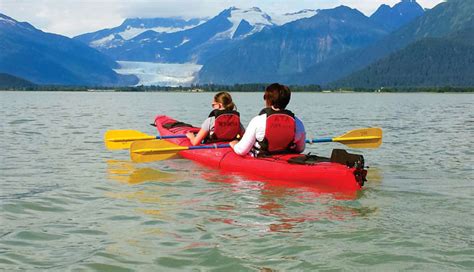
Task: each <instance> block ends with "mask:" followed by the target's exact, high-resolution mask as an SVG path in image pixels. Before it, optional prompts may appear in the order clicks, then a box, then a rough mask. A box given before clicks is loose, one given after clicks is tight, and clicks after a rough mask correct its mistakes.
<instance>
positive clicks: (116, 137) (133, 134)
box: [104, 130, 156, 150]
mask: <svg viewBox="0 0 474 272" xmlns="http://www.w3.org/2000/svg"><path fill="white" fill-rule="evenodd" d="M154 139H156V137H155V136H151V135H148V134H146V133H143V132H140V131H137V130H109V131H107V132H106V133H105V135H104V142H105V147H107V149H110V150H119V149H129V148H130V145H131V144H132V142H134V141H141V140H154Z"/></svg>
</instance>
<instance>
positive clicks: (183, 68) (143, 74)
mask: <svg viewBox="0 0 474 272" xmlns="http://www.w3.org/2000/svg"><path fill="white" fill-rule="evenodd" d="M118 63H119V65H120V68H119V69H115V72H117V73H119V74H122V75H135V76H137V77H138V78H139V80H140V81H139V82H138V83H137V85H160V86H172V87H176V86H189V85H191V84H192V83H193V82H194V81H195V79H196V75H197V73H198V72H199V70H201V67H202V65H198V64H194V63H183V64H177V63H152V62H135V61H118Z"/></svg>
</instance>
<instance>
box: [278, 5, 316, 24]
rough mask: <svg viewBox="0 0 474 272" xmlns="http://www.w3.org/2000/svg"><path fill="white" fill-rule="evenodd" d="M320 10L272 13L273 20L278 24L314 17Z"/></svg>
mask: <svg viewBox="0 0 474 272" xmlns="http://www.w3.org/2000/svg"><path fill="white" fill-rule="evenodd" d="M318 12H319V10H314V9H303V10H301V11H298V12H293V13H285V14H282V15H279V14H271V20H272V22H273V23H274V24H276V25H284V24H286V23H289V22H293V21H296V20H299V19H303V18H309V17H313V16H314V15H316V14H318Z"/></svg>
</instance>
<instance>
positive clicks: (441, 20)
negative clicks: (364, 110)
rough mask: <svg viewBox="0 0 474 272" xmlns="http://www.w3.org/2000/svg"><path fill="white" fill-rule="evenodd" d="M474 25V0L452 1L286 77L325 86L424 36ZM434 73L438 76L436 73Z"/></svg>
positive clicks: (431, 36)
mask: <svg viewBox="0 0 474 272" xmlns="http://www.w3.org/2000/svg"><path fill="white" fill-rule="evenodd" d="M473 27H474V1H465V0H449V1H447V2H443V3H441V4H439V5H437V6H436V7H434V8H433V9H431V10H429V11H427V12H426V13H425V14H424V15H423V16H421V17H419V18H417V19H415V20H413V21H412V22H410V23H409V24H407V25H405V26H404V27H402V28H400V29H398V30H396V31H394V32H392V33H391V34H390V35H388V36H386V37H384V38H383V39H381V40H380V41H378V42H376V43H374V44H372V45H370V46H368V47H365V48H360V49H356V50H352V51H349V52H346V53H343V54H340V55H338V56H336V57H334V58H332V59H329V60H327V61H325V62H322V63H319V64H316V65H314V66H312V67H310V68H308V69H307V70H306V71H304V72H302V73H299V74H295V75H290V76H288V77H287V78H286V80H287V81H288V82H292V83H294V84H303V85H304V84H311V83H314V82H318V84H323V85H325V84H330V83H331V82H334V81H337V80H341V79H344V78H345V77H347V76H350V75H351V74H352V73H354V72H357V71H358V70H361V69H363V68H365V67H367V66H368V65H370V64H372V63H374V62H376V61H379V60H382V59H384V58H387V57H389V56H390V55H391V54H393V53H396V52H397V51H399V50H402V49H404V48H405V47H407V46H408V45H410V44H412V43H414V42H416V41H419V40H421V39H424V38H442V37H449V35H451V34H453V33H456V32H459V31H463V30H465V29H470V28H473ZM405 52H408V51H405ZM437 54H438V53H437ZM427 57H428V58H429V57H431V56H427ZM420 72H421V71H420ZM431 76H432V77H435V76H436V75H431ZM399 81H400V84H401V85H403V84H404V83H403V79H400V80H399ZM333 86H334V84H333ZM347 86H348V85H347ZM351 86H356V85H351ZM435 86H438V85H435Z"/></svg>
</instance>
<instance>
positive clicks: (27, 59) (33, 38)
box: [0, 14, 137, 85]
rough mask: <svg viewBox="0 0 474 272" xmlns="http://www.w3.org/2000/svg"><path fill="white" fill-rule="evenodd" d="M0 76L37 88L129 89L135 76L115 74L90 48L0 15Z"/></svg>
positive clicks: (109, 61)
mask: <svg viewBox="0 0 474 272" xmlns="http://www.w3.org/2000/svg"><path fill="white" fill-rule="evenodd" d="M0 41H1V42H0V72H2V73H7V74H10V75H13V76H17V77H21V78H24V79H26V80H28V81H32V82H33V83H37V84H61V85H128V84H135V83H136V82H137V78H136V77H134V76H124V75H119V74H117V73H116V72H114V71H113V68H117V67H118V65H117V63H116V62H115V61H113V60H112V59H110V58H108V57H107V56H104V55H103V54H101V53H100V52H98V51H97V50H95V49H92V48H90V47H88V46H87V45H85V44H83V43H81V42H79V41H75V40H72V39H70V38H67V37H64V36H61V35H56V34H51V33H45V32H43V31H41V30H38V29H36V28H34V27H33V26H32V25H30V24H28V23H21V22H18V21H16V20H14V19H12V18H10V17H8V16H6V15H3V14H0Z"/></svg>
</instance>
